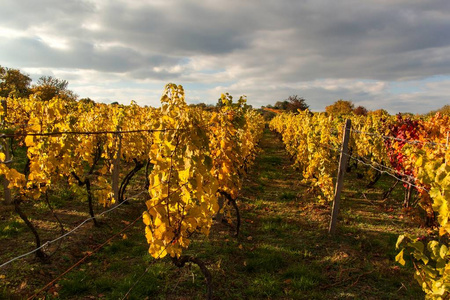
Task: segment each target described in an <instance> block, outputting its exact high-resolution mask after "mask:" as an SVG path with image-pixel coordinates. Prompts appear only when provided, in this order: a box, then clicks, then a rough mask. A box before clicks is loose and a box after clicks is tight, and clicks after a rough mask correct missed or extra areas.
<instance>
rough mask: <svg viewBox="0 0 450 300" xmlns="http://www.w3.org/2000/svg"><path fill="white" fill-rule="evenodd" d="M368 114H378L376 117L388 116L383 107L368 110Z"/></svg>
mask: <svg viewBox="0 0 450 300" xmlns="http://www.w3.org/2000/svg"><path fill="white" fill-rule="evenodd" d="M368 114H369V115H375V116H378V117H386V116H389V113H388V112H387V110H385V109H377V110H373V111H369V112H368Z"/></svg>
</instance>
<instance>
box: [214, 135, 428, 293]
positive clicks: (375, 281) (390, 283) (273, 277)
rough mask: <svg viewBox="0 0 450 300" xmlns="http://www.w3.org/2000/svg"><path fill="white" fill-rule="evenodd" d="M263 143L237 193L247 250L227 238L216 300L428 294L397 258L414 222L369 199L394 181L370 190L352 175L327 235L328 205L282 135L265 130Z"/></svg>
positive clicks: (242, 237) (244, 244)
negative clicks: (304, 179) (400, 240)
mask: <svg viewBox="0 0 450 300" xmlns="http://www.w3.org/2000/svg"><path fill="white" fill-rule="evenodd" d="M261 147H262V149H263V151H262V153H261V154H260V156H259V157H258V159H257V160H256V162H255V165H254V166H253V167H252V170H251V171H250V173H249V174H248V177H247V180H246V181H245V183H244V189H243V192H242V196H241V197H240V199H241V207H242V210H243V220H244V222H243V227H242V236H241V237H240V240H239V242H237V243H238V244H239V245H241V247H242V248H243V249H242V250H241V251H239V250H236V249H235V248H232V247H230V248H227V247H226V244H225V245H224V247H223V248H222V249H223V250H225V249H228V250H229V251H230V252H231V253H230V254H228V253H226V252H222V251H220V252H219V253H218V255H219V256H221V259H222V261H224V262H225V261H226V267H222V269H224V270H223V271H224V273H223V276H222V275H220V276H217V274H216V277H221V278H219V279H218V282H220V285H219V286H218V287H217V288H216V290H217V293H216V295H217V296H218V298H221V299H231V298H243V299H249V298H254V299H259V298H273V299H278V298H284V299H347V298H348V299H353V298H355V299H418V298H419V299H420V298H422V297H423V296H422V292H421V290H420V288H419V287H418V285H417V283H416V282H415V281H414V279H413V278H412V272H411V270H405V269H403V268H399V267H398V265H397V264H396V263H395V262H394V257H395V254H396V252H395V249H394V248H395V242H396V239H397V237H398V234H401V233H403V232H404V230H410V229H409V228H410V226H409V224H407V223H405V221H404V219H402V218H401V211H399V210H398V209H395V208H393V207H391V206H388V205H387V206H386V204H385V203H381V202H380V201H377V200H370V199H377V197H379V195H380V194H381V193H382V191H383V185H388V184H390V182H389V179H385V180H387V181H388V182H380V186H381V187H382V188H379V189H372V190H369V191H366V190H364V188H359V187H360V186H364V182H363V181H361V180H359V181H358V180H357V179H356V178H352V177H349V176H347V179H346V181H345V189H344V194H343V202H342V211H341V216H340V223H339V228H338V234H337V237H336V238H334V239H333V238H331V237H329V236H328V234H327V228H328V222H329V219H330V216H329V215H330V208H329V206H325V205H320V204H318V203H317V202H316V201H315V199H313V198H311V196H310V195H308V193H307V192H306V190H307V188H306V187H305V186H302V185H300V179H301V178H300V174H298V172H296V171H295V170H294V169H293V168H292V167H291V163H290V161H289V158H288V156H287V154H286V152H285V150H284V148H283V146H282V143H281V142H280V140H279V139H278V138H277V137H276V136H275V135H274V134H273V133H271V132H269V131H266V132H265V135H264V138H263V140H262V142H261ZM363 193H364V195H363ZM212 238H213V237H212ZM222 238H223V237H222ZM218 240H219V243H220V239H218ZM222 243H223V242H222ZM235 243H236V242H235ZM231 244H232V245H231V246H234V243H231ZM213 248H215V247H213ZM207 257H209V258H210V259H211V257H213V256H212V255H211V256H209V255H205V259H206V258H207ZM220 271H221V270H216V273H218V274H221V273H220ZM230 273H233V275H232V276H230ZM230 285H231V286H233V285H235V286H236V288H235V289H230V288H229V287H230Z"/></svg>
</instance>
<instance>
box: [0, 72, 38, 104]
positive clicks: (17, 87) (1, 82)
mask: <svg viewBox="0 0 450 300" xmlns="http://www.w3.org/2000/svg"><path fill="white" fill-rule="evenodd" d="M30 83H31V78H30V76H28V75H26V74H23V73H22V72H20V70H17V69H9V68H6V67H2V66H0V97H5V98H6V97H8V96H10V97H17V98H20V97H28V96H29V95H30V93H31V90H30Z"/></svg>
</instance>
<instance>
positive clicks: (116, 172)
mask: <svg viewBox="0 0 450 300" xmlns="http://www.w3.org/2000/svg"><path fill="white" fill-rule="evenodd" d="M118 137H119V142H118V147H117V153H116V159H115V160H114V166H113V170H112V190H113V195H114V196H113V197H114V203H116V204H117V203H118V202H119V173H120V172H119V171H120V156H121V154H122V135H121V134H120V133H119V135H118Z"/></svg>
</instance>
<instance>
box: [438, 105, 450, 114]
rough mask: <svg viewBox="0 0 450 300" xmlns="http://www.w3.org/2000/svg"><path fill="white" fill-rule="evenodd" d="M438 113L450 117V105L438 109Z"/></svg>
mask: <svg viewBox="0 0 450 300" xmlns="http://www.w3.org/2000/svg"><path fill="white" fill-rule="evenodd" d="M438 112H440V113H441V114H443V115H450V105H449V104H447V105H444V106H443V107H441V108H440V109H438Z"/></svg>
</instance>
